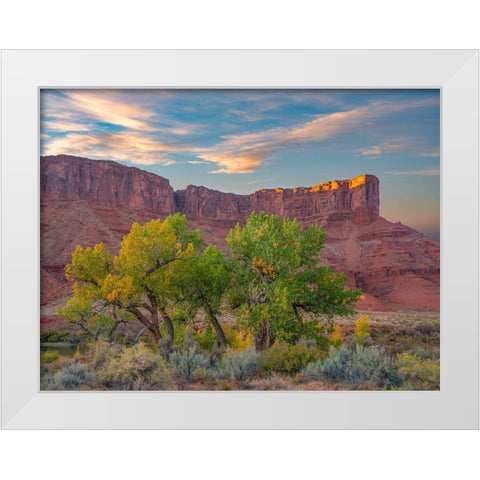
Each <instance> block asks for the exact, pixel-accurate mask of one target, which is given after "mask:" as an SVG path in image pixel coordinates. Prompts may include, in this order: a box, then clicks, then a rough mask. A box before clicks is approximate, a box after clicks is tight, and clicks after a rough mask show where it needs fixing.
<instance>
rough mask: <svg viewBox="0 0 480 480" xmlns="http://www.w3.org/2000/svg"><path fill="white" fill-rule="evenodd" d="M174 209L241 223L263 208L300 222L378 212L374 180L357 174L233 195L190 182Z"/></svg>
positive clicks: (362, 217) (368, 217) (366, 217)
mask: <svg viewBox="0 0 480 480" xmlns="http://www.w3.org/2000/svg"><path fill="white" fill-rule="evenodd" d="M175 197H176V200H177V205H178V208H179V210H180V211H181V212H183V213H185V215H186V216H187V218H189V219H191V220H202V219H204V220H223V221H227V222H228V221H234V222H239V221H240V222H242V221H244V220H245V219H246V218H247V217H248V215H249V214H250V213H251V212H252V211H255V212H260V211H264V212H266V213H268V214H277V215H280V216H282V217H290V218H297V219H298V220H300V221H321V220H327V219H328V218H335V219H338V220H346V219H351V220H353V221H356V222H360V223H364V222H369V221H372V220H374V219H375V218H377V217H378V214H379V213H378V212H379V187H378V179H377V177H375V176H373V175H360V176H358V177H355V178H353V179H350V180H337V181H331V182H327V183H323V184H320V185H316V186H313V187H308V188H305V187H299V188H293V189H290V188H286V189H282V188H275V189H268V190H266V189H262V190H259V191H257V192H255V193H252V194H251V195H236V194H233V193H223V192H218V191H216V190H210V189H208V188H205V187H196V186H192V185H190V186H189V187H187V189H186V190H180V191H177V192H175Z"/></svg>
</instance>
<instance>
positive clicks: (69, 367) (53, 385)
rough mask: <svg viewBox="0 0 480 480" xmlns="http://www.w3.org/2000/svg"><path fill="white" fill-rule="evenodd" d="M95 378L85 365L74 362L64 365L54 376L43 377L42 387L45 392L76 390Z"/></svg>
mask: <svg viewBox="0 0 480 480" xmlns="http://www.w3.org/2000/svg"><path fill="white" fill-rule="evenodd" d="M94 379H95V376H94V375H93V374H92V372H90V370H89V369H88V367H87V365H85V364H84V363H81V362H79V361H78V360H74V361H73V362H71V363H68V364H66V365H65V366H63V367H62V369H61V370H59V371H58V372H57V373H55V374H54V375H51V376H49V375H46V376H45V377H43V380H42V385H43V386H44V387H45V389H47V390H77V389H79V388H81V387H83V386H85V385H86V384H87V383H88V382H92V381H93V380H94Z"/></svg>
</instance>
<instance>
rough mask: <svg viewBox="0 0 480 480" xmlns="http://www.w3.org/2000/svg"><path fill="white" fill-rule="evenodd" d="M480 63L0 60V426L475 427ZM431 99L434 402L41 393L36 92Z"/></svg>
mask: <svg viewBox="0 0 480 480" xmlns="http://www.w3.org/2000/svg"><path fill="white" fill-rule="evenodd" d="M478 58H479V54H478V51H474V50H465V51H459V50H455V51H448V50H442V51H437V50H431V51H420V50H415V51H400V50H398V51H385V50H378V51H377V50H375V51H346V50H341V51H318V50H301V51H300V50H290V51H288V50H287V51H282V50H271V51H266V50H247V51H242V50H234V51H228V50H204V51H202V50H198V51H189V50H179V51H173V50H164V51H157V50H156V51H153V50H147V51H128V50H126V51H117V50H114V51H103V50H88V51H82V50H75V51H68V50H51V51H47V50H45V51H41V50H37V51H29V50H9V51H3V52H2V237H1V240H2V250H1V255H2V256H1V261H2V286H1V288H2V305H1V313H2V331H1V333H2V338H1V342H2V357H1V361H2V363H1V372H2V428H4V429H418V428H421V429H478V418H479V416H478V413H479V412H478V385H479V381H478V372H479V365H478V359H479V357H478V352H479V349H478V345H479V343H478V332H479V330H478V127H479V121H478V93H479V92H478V86H479V83H478ZM47 87H51V88H75V87H84V88H99V87H105V88H120V87H123V88H134V87H135V88H149V87H150V88H160V87H161V88H440V89H441V243H440V248H441V269H440V272H441V316H440V319H441V329H440V331H441V333H440V335H441V377H440V378H441V388H440V391H437V392H427V391H419V392H405V391H400V392H396V391H388V392H383V391H382V392H378V391H362V392H359V391H358V392H337V391H329V392H305V391H304V392H258V391H255V392H172V391H165V392H121V393H118V392H41V391H40V385H39V381H40V378H39V349H40V342H39V324H40V322H39V317H40V313H39V309H40V302H39V271H40V269H39V155H40V154H39V124H40V120H39V89H40V88H47Z"/></svg>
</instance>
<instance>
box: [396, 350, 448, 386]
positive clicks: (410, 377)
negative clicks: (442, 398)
mask: <svg viewBox="0 0 480 480" xmlns="http://www.w3.org/2000/svg"><path fill="white" fill-rule="evenodd" d="M396 366H397V368H398V371H399V373H400V375H401V377H402V378H403V380H404V382H405V385H404V389H405V390H439V389H440V359H429V358H427V359H424V358H422V357H420V356H419V355H409V354H407V353H402V354H400V355H397V360H396Z"/></svg>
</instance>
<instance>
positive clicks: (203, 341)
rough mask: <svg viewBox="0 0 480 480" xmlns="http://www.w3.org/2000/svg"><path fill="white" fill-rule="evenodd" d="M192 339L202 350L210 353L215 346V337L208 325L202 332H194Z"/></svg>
mask: <svg viewBox="0 0 480 480" xmlns="http://www.w3.org/2000/svg"><path fill="white" fill-rule="evenodd" d="M193 338H194V339H195V341H196V342H197V343H198V345H199V346H200V348H201V349H202V350H206V351H212V350H213V347H214V346H215V345H217V336H216V335H215V331H214V330H213V328H212V327H211V326H210V325H208V326H207V328H206V329H205V330H204V331H203V332H195V334H194V336H193Z"/></svg>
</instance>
